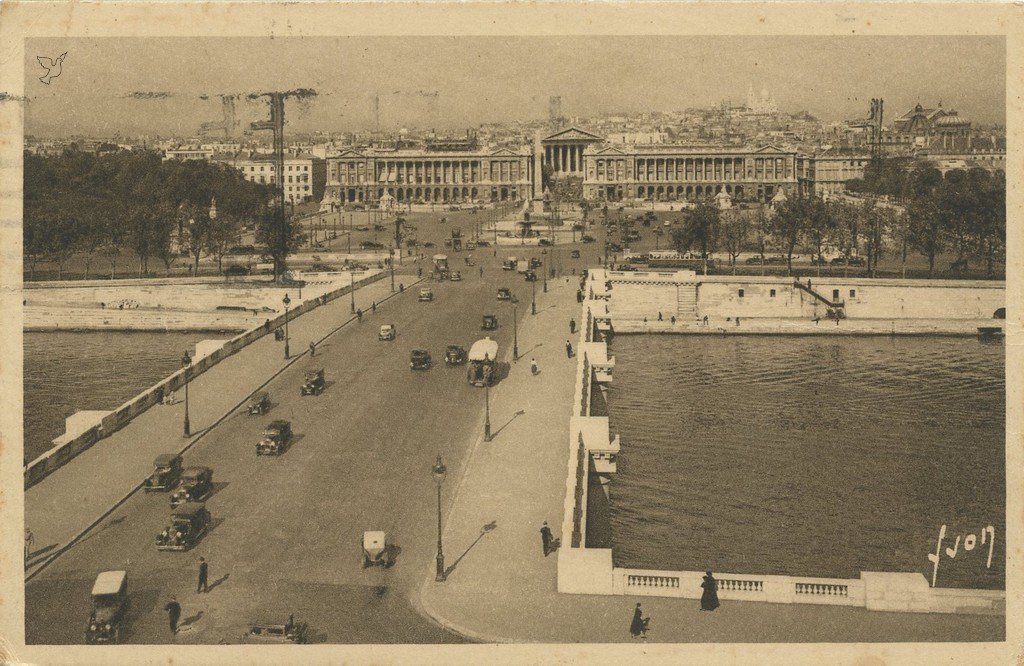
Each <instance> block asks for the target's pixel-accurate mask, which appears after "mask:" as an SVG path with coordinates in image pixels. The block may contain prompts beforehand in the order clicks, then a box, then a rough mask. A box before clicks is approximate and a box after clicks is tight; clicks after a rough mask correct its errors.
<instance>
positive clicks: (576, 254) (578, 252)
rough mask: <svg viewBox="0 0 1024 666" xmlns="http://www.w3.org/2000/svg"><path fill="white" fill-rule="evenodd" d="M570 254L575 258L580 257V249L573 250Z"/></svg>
mask: <svg viewBox="0 0 1024 666" xmlns="http://www.w3.org/2000/svg"><path fill="white" fill-rule="evenodd" d="M569 256H570V257H572V258H573V259H579V258H580V251H579V250H573V251H572V252H570V253H569Z"/></svg>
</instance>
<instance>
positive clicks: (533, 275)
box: [523, 271, 537, 282]
mask: <svg viewBox="0 0 1024 666" xmlns="http://www.w3.org/2000/svg"><path fill="white" fill-rule="evenodd" d="M523 277H524V278H526V281H527V282H536V281H537V271H526V272H525V273H523Z"/></svg>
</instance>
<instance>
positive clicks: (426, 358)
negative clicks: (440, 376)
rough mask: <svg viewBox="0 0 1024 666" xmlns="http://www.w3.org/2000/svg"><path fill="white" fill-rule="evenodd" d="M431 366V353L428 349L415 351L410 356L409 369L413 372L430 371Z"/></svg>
mask: <svg viewBox="0 0 1024 666" xmlns="http://www.w3.org/2000/svg"><path fill="white" fill-rule="evenodd" d="M430 364H431V359H430V352H428V351H427V350H426V349H413V350H412V354H410V355H409V367H410V368H412V369H413V370H428V369H430Z"/></svg>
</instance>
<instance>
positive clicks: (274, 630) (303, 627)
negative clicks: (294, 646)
mask: <svg viewBox="0 0 1024 666" xmlns="http://www.w3.org/2000/svg"><path fill="white" fill-rule="evenodd" d="M308 640H309V625H308V624H306V623H305V622H296V621H295V616H294V615H289V616H288V621H287V622H285V623H284V624H280V623H274V622H262V621H261V622H253V623H251V624H250V625H249V631H247V632H246V633H245V636H244V637H243V641H244V642H247V643H306V642H307V641H308Z"/></svg>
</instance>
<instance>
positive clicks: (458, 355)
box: [444, 345, 466, 365]
mask: <svg viewBox="0 0 1024 666" xmlns="http://www.w3.org/2000/svg"><path fill="white" fill-rule="evenodd" d="M444 362H445V363H446V364H448V365H462V364H463V363H465V362H466V349H465V348H464V347H460V346H459V345H448V347H447V348H446V349H445V350H444Z"/></svg>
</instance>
